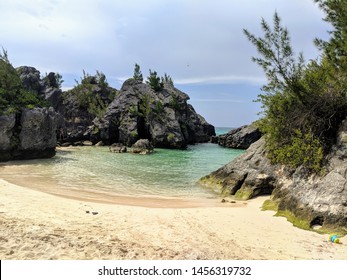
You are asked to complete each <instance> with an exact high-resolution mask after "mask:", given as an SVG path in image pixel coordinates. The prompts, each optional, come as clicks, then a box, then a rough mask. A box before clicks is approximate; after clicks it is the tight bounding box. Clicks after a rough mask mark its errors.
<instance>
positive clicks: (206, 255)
mask: <svg viewBox="0 0 347 280" xmlns="http://www.w3.org/2000/svg"><path fill="white" fill-rule="evenodd" d="M0 197H1V200H0V227H1V230H0V259H141V260H152V259H163V260H172V259H178V260H186V259H189V260H193V259H250V260H251V259H270V260H277V259H290V260H294V259H324V260H334V259H344V260H346V259H347V237H343V238H342V239H341V242H342V244H333V243H331V242H328V235H321V234H317V233H315V232H311V231H304V230H301V229H298V228H295V227H293V226H292V224H290V223H289V222H287V221H286V219H285V218H282V217H273V215H274V212H271V211H261V210H260V207H261V205H262V202H263V201H264V200H265V199H266V197H261V198H257V199H255V200H252V201H248V202H236V203H230V202H226V203H221V202H220V200H219V201H216V202H215V203H214V204H212V205H207V206H204V205H202V203H200V204H197V205H193V206H194V207H186V206H184V204H183V205H179V204H177V205H176V207H174V204H172V205H170V204H169V206H170V208H168V207H164V203H163V204H162V205H161V206H158V205H157V206H156V207H150V204H148V205H146V206H144V205H142V206H135V205H126V204H131V203H127V202H126V201H123V203H118V204H114V203H100V202H93V201H92V199H91V200H90V201H81V200H77V199H71V198H66V197H61V196H56V195H52V194H47V193H44V192H40V191H36V190H32V189H29V188H24V187H21V186H17V185H14V184H11V183H8V182H7V181H4V180H0ZM119 199H120V200H121V198H119ZM133 204H134V203H133ZM154 206H155V205H154Z"/></svg>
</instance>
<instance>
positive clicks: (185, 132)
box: [90, 79, 215, 148]
mask: <svg viewBox="0 0 347 280" xmlns="http://www.w3.org/2000/svg"><path fill="white" fill-rule="evenodd" d="M188 99H189V96H188V95H187V94H185V93H183V92H181V91H180V90H178V89H176V88H175V87H173V86H172V85H169V84H165V85H164V88H163V89H162V90H160V91H158V92H154V91H153V90H152V89H151V87H150V86H149V85H147V84H145V83H142V82H141V81H140V80H134V79H128V80H127V81H125V82H124V84H123V86H122V88H121V90H120V91H119V93H118V94H117V96H116V97H115V99H114V100H113V101H112V102H111V104H110V105H109V106H108V108H107V111H106V113H105V115H104V116H103V117H102V118H100V119H95V120H94V121H93V123H94V126H93V127H92V128H91V130H90V132H91V135H92V139H93V141H94V142H97V141H100V140H102V141H103V142H104V143H114V142H119V143H123V144H125V145H127V146H131V145H132V144H134V143H135V142H136V141H137V140H139V139H150V140H151V142H152V143H153V145H154V146H155V147H162V148H184V147H186V146H187V145H188V144H193V143H197V142H207V141H208V140H209V139H210V137H211V136H212V135H214V134H215V132H214V127H213V126H212V125H210V124H208V123H207V122H206V120H205V119H204V118H202V117H201V116H200V115H198V114H197V113H196V112H195V111H194V109H193V107H192V106H191V105H190V104H188V103H187V101H188Z"/></svg>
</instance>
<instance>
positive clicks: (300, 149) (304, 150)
mask: <svg viewBox="0 0 347 280" xmlns="http://www.w3.org/2000/svg"><path fill="white" fill-rule="evenodd" d="M289 139H290V142H289V143H286V144H283V145H278V143H276V142H273V141H272V140H273V139H272V138H270V139H269V141H268V143H267V145H268V148H269V149H270V150H271V151H272V152H271V153H270V159H271V160H272V162H274V163H285V164H287V165H288V166H289V167H292V168H296V167H299V166H300V165H304V166H307V167H309V168H310V169H311V170H313V171H315V172H319V171H320V170H321V162H322V160H323V145H322V143H321V141H320V139H319V138H318V137H316V136H314V135H313V134H312V132H308V133H306V134H303V133H302V132H301V131H300V130H296V131H294V135H291V136H290V137H289Z"/></svg>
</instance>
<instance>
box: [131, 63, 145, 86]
mask: <svg viewBox="0 0 347 280" xmlns="http://www.w3.org/2000/svg"><path fill="white" fill-rule="evenodd" d="M133 79H134V80H139V81H141V82H143V76H142V72H141V70H140V65H138V64H137V63H135V68H134V75H133Z"/></svg>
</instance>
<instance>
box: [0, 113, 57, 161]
mask: <svg viewBox="0 0 347 280" xmlns="http://www.w3.org/2000/svg"><path fill="white" fill-rule="evenodd" d="M56 117H57V114H56V112H55V111H54V109H53V108H34V109H23V110H22V111H21V112H20V113H17V114H12V115H9V116H0V124H1V125H0V130H1V132H2V133H1V137H0V151H1V153H0V161H6V160H10V159H33V158H49V157H52V156H54V155H55V147H56V127H57V124H56V121H57V118H56Z"/></svg>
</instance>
